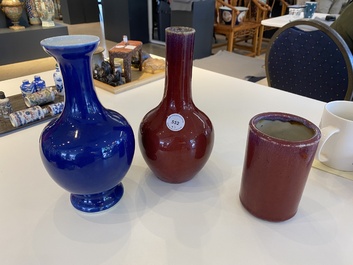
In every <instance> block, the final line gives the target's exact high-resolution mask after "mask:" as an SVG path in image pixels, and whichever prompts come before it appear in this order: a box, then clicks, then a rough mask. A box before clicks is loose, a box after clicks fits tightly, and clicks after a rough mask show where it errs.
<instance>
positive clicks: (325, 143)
mask: <svg viewBox="0 0 353 265" xmlns="http://www.w3.org/2000/svg"><path fill="white" fill-rule="evenodd" d="M320 129H321V134H322V136H321V140H320V144H319V147H318V149H317V153H316V158H317V160H319V161H320V162H321V163H323V164H325V165H326V166H329V167H332V168H334V169H338V170H342V171H353V139H352V138H353V102H352V101H331V102H329V103H327V104H326V105H325V108H324V111H323V114H322V118H321V123H320Z"/></svg>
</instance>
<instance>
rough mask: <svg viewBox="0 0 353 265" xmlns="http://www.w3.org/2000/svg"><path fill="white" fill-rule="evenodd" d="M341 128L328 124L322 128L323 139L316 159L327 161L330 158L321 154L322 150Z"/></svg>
mask: <svg viewBox="0 0 353 265" xmlns="http://www.w3.org/2000/svg"><path fill="white" fill-rule="evenodd" d="M339 131H340V130H339V129H338V128H336V127H333V126H327V127H325V128H322V129H321V140H320V143H319V146H318V147H317V152H316V159H317V160H319V161H320V162H327V161H328V158H327V157H326V156H324V155H322V154H321V150H322V148H323V147H324V145H325V143H326V142H327V140H328V139H329V138H330V137H331V136H332V135H334V134H336V133H338V132H339Z"/></svg>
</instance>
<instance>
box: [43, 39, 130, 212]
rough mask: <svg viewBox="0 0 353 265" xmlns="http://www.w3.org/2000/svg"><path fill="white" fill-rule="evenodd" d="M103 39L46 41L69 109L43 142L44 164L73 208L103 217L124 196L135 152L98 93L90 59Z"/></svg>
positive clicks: (123, 123)
mask: <svg viewBox="0 0 353 265" xmlns="http://www.w3.org/2000/svg"><path fill="white" fill-rule="evenodd" d="M98 43H99V38H98V37H96V36H89V35H68V36H58V37H53V38H48V39H45V40H42V41H41V45H42V46H43V48H44V50H45V51H46V52H47V53H48V54H50V55H52V56H53V57H54V58H55V59H56V61H57V62H58V64H59V65H60V69H61V73H62V77H63V81H64V89H65V107H64V110H63V112H62V114H61V115H60V116H59V117H58V118H57V119H55V120H52V121H51V122H50V123H49V124H48V125H47V126H46V127H45V128H44V130H43V132H42V134H41V136H40V153H41V158H42V161H43V164H44V166H45V168H46V170H47V171H48V173H49V175H50V176H51V177H52V178H53V179H54V181H55V182H56V183H57V184H58V185H60V186H61V187H62V188H64V189H65V190H67V191H69V192H70V193H71V203H72V205H73V206H74V207H75V208H76V209H78V210H81V211H83V212H98V211H103V210H106V209H108V208H110V207H112V206H113V205H114V204H116V203H117V202H118V201H119V200H120V198H121V197H122V195H123V192H124V189H123V185H122V183H121V181H122V179H123V178H124V176H125V175H126V173H127V171H128V170H129V168H130V166H131V163H132V159H133V156H134V151H135V139H134V134H133V131H132V128H131V126H130V125H129V123H128V122H127V120H126V119H125V118H124V117H123V116H122V115H120V114H119V113H117V112H115V111H113V110H109V109H105V108H104V107H103V106H102V104H101V103H100V102H99V100H98V98H97V95H96V93H95V90H94V85H93V79H92V72H91V58H92V54H93V52H94V50H95V49H96V47H97V45H98Z"/></svg>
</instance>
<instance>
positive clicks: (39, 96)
mask: <svg viewBox="0 0 353 265" xmlns="http://www.w3.org/2000/svg"><path fill="white" fill-rule="evenodd" d="M54 99H55V92H54V91H53V90H52V89H51V88H45V89H43V90H41V91H39V92H35V93H32V94H27V95H25V98H24V101H25V104H26V106H27V107H33V106H38V105H43V104H46V103H49V102H52V101H54Z"/></svg>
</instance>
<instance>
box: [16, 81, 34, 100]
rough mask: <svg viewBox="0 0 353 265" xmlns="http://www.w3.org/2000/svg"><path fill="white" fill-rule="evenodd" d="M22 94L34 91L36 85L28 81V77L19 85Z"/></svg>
mask: <svg viewBox="0 0 353 265" xmlns="http://www.w3.org/2000/svg"><path fill="white" fill-rule="evenodd" d="M20 89H21V92H22V96H24V97H25V96H26V95H28V94H32V93H34V92H36V87H35V84H34V83H30V82H29V80H28V79H25V80H23V81H22V84H21V86H20Z"/></svg>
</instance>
